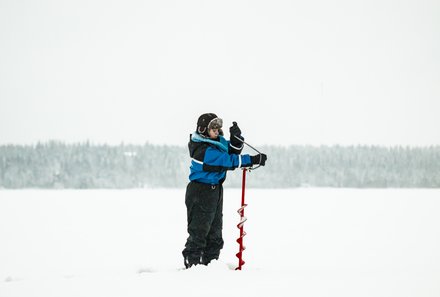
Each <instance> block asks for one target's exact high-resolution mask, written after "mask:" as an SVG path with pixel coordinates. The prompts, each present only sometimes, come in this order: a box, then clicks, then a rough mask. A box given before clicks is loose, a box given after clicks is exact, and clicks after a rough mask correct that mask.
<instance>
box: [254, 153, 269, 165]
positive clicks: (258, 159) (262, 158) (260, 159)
mask: <svg viewBox="0 0 440 297" xmlns="http://www.w3.org/2000/svg"><path fill="white" fill-rule="evenodd" d="M266 160H267V156H266V154H258V155H255V156H251V162H252V165H261V166H264V165H266Z"/></svg>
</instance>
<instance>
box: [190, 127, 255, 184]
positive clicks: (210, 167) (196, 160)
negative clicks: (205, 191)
mask: <svg viewBox="0 0 440 297" xmlns="http://www.w3.org/2000/svg"><path fill="white" fill-rule="evenodd" d="M188 148H189V155H190V156H191V158H192V160H191V167H190V171H191V172H190V174H189V179H190V180H191V181H197V182H201V183H205V184H211V185H217V184H221V183H223V181H224V180H225V179H226V171H227V170H234V169H235V168H239V167H249V166H251V165H252V162H251V157H250V156H249V155H240V153H241V150H242V148H243V147H241V148H236V147H233V146H231V144H230V142H229V141H227V140H226V139H225V138H224V137H223V136H219V138H218V139H217V140H212V139H209V138H206V137H203V136H200V135H199V134H198V133H197V132H194V133H193V134H192V135H191V139H190V141H189V143H188Z"/></svg>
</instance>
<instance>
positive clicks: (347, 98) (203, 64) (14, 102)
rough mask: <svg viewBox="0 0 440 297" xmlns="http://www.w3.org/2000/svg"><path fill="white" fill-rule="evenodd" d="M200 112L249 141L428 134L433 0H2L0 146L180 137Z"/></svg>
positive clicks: (438, 11)
mask: <svg viewBox="0 0 440 297" xmlns="http://www.w3.org/2000/svg"><path fill="white" fill-rule="evenodd" d="M204 112H214V113H217V114H218V116H220V117H222V118H223V120H224V122H225V125H226V126H229V125H230V124H231V123H232V121H234V120H235V121H237V122H238V123H239V125H240V126H241V129H242V131H243V134H244V136H245V137H246V139H247V140H248V141H249V142H250V143H253V144H281V145H289V144H313V145H319V144H330V145H331V144H342V145H351V144H379V145H396V144H403V145H432V144H435V145H440V114H439V112H440V1H438V0H432V1H425V0H414V1H390V0H380V1H371V0H368V1H367V0H366V1H352V0H347V1H325V0H321V1H273V0H271V1H256V0H249V1H239V0H233V1H208V0H200V1H193V0H190V1H163V0H161V1H145V0H142V1H141V0H139V1H133V0H128V1H127V0H124V1H108V0H105V1H104V0H102V1H101V0H99V1H94V0H86V1H78V0H75V1H64V0H54V1H49V0H42V1H31V0H27V1H26V0H24V1H15V0H0V144H6V143H18V144H28V143H35V142H37V141H39V140H40V141H46V140H50V139H56V140H63V141H68V142H73V141H75V142H76V141H85V140H87V139H88V140H90V141H92V142H94V143H110V144H118V143H120V142H125V143H145V142H147V141H148V142H151V143H158V144H178V145H186V143H187V141H188V135H189V133H191V132H192V131H193V130H194V129H195V124H196V121H197V117H198V116H199V115H200V114H201V113H204ZM225 130H228V128H227V127H225ZM228 135H229V133H227V136H228Z"/></svg>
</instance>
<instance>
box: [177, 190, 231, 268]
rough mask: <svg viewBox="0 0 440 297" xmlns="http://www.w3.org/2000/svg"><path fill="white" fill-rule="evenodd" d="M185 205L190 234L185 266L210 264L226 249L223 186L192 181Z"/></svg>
mask: <svg viewBox="0 0 440 297" xmlns="http://www.w3.org/2000/svg"><path fill="white" fill-rule="evenodd" d="M185 204H186V209H187V218H188V233H189V237H188V239H187V241H186V244H185V249H184V250H183V251H182V254H183V257H184V259H185V266H186V267H187V268H188V267H190V266H192V265H197V264H204V265H208V264H209V262H211V260H214V259H218V257H219V255H220V250H221V249H222V248H223V238H222V228H223V186H222V185H221V184H220V185H209V184H203V183H198V182H190V183H189V184H188V186H187V187H186V195H185Z"/></svg>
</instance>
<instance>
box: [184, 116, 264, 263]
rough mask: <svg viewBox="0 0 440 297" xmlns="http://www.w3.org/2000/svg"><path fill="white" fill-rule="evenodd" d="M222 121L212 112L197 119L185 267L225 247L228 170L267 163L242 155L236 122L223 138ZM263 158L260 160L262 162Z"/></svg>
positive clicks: (192, 142)
mask: <svg viewBox="0 0 440 297" xmlns="http://www.w3.org/2000/svg"><path fill="white" fill-rule="evenodd" d="M222 125H223V121H222V119H220V118H218V117H217V116H216V115H215V114H213V113H205V114H202V115H201V116H200V117H199V119H198V121H197V130H196V132H194V133H193V134H191V136H190V141H189V143H188V148H189V154H190V156H191V158H192V161H191V167H190V175H189V179H190V182H189V184H188V186H187V188H186V195H185V204H186V208H187V218H188V233H189V237H188V239H187V241H186V244H185V249H184V250H183V251H182V254H183V257H184V263H185V267H186V268H189V267H191V266H193V265H197V264H203V265H208V264H209V263H210V262H211V261H212V260H214V259H218V257H219V255H220V250H221V249H222V248H223V238H222V223H223V218H222V216H223V213H222V210H223V186H222V184H223V182H224V181H225V179H226V170H234V169H235V168H239V167H250V166H252V165H255V164H260V162H261V165H262V166H264V165H265V163H266V159H267V156H266V155H265V154H261V156H260V155H255V156H250V155H240V153H241V151H242V149H243V142H242V141H240V140H239V139H237V138H236V137H238V138H240V139H241V140H244V138H243V137H242V136H241V130H240V128H239V127H238V125H237V124H236V123H235V122H234V125H233V126H232V127H231V128H230V129H229V131H230V134H231V137H230V141H227V140H226V139H225V138H224V137H223V131H222V129H221V128H222ZM260 160H261V161H260Z"/></svg>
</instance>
